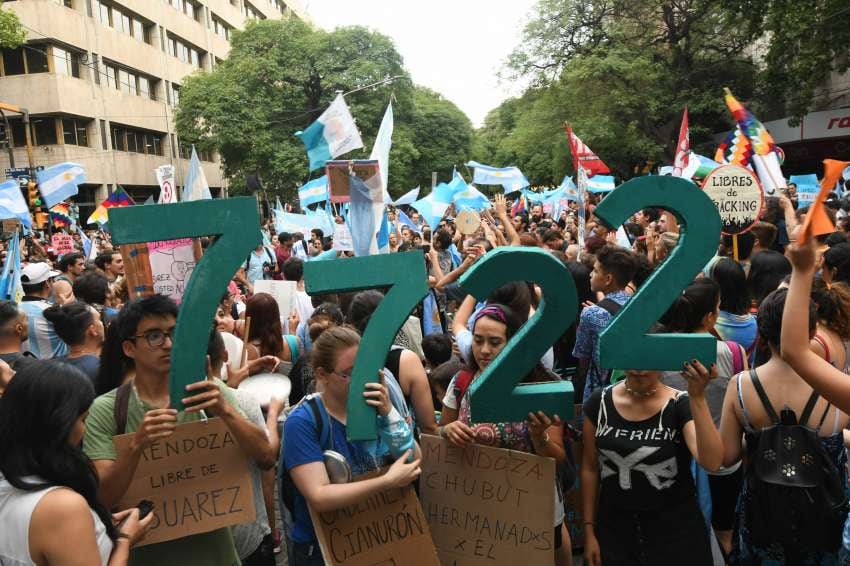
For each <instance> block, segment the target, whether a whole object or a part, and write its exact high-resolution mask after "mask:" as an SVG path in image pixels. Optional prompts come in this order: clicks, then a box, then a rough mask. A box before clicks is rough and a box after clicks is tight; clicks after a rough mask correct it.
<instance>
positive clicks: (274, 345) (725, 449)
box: [0, 177, 850, 566]
mask: <svg viewBox="0 0 850 566" xmlns="http://www.w3.org/2000/svg"><path fill="white" fill-rule="evenodd" d="M509 196H511V197H512V198H513V200H512V201H509V200H508V199H506V197H505V196H503V195H496V196H495V198H493V199H492V200H491V201H488V202H487V204H486V206H482V208H483V209H484V210H483V211H481V212H476V213H475V214H469V210H468V209H465V208H462V207H460V206H457V207H455V206H454V205H453V206H451V207H449V208H448V210H447V211H446V212H445V213H444V214H443V215H442V216H441V217H437V218H431V220H432V222H434V225H433V226H428V225H427V223H426V220H425V219H424V218H422V217H420V215H419V213H418V212H417V210H416V209H415V208H410V207H409V206H408V205H400V206H398V207H392V208H390V212H389V214H388V215H387V224H386V230H387V233H388V234H387V246H386V249H385V250H381V249H378V250H376V251H375V252H374V253H370V254H367V255H358V256H356V257H355V254H354V253H353V252H352V251H350V250H351V246H349V245H348V243H347V241H346V240H345V239H346V238H347V237H351V234H349V235H348V236H346V232H347V230H348V228H347V222H346V219H345V218H344V213H343V211H342V207H339V208H338V209H336V208H333V207H332V208H331V210H332V212H334V213H335V212H338V213H339V214H338V215H336V216H335V218H334V221H333V226H332V227H331V228H333V229H334V232H333V233H327V227H325V229H324V230H323V229H314V230H312V231H308V230H304V231H299V232H294V231H293V232H286V231H278V230H276V227H281V226H283V225H282V224H281V223H280V222H278V223H277V225H276V224H275V222H273V221H271V220H269V221H261V218H260V216H259V213H258V210H257V207H256V206H255V205H254V201H253V200H252V199H248V198H235V199H226V200H221V199H218V200H216V199H212V200H203V201H198V202H184V203H178V204H163V205H154V206H146V207H125V208H119V209H116V211H114V212H113V213H110V225H111V233H105V232H103V233H100V234H99V235H97V236H95V235H94V234H92V235H91V236H88V237H90V238H92V239H94V240H95V241H97V240H98V239H99V240H100V243H99V244H95V251H94V252H93V253H92V252H88V253H87V255H83V254H82V253H80V252H77V251H73V252H68V253H65V254H64V255H62V256H61V257H57V256H56V255H55V254H54V253H53V248H52V247H51V246H50V245H48V243H47V242H43V243H41V244H40V245H34V246H31V247H26V249H24V250H23V253H22V254H21V255H22V257H21V259H22V268H21V271H20V290H21V291H22V296H14V295H13V297H12V298H13V300H12V301H5V302H0V394H2V396H0V523H2V524H4V525H14V528H10V529H5V528H4V529H2V530H0V563H4V564H5V563H6V562H9V563H11V564H19V563H20V564H51V565H53V564H62V565H64V564H96V563H101V564H125V563H126V564H188V565H192V564H199V565H200V564H222V565H230V564H245V565H271V564H275V563H276V561H277V560H278V558H279V557H277V555H278V553H279V552H285V553H286V557H287V560H288V563H289V564H291V565H293V566H301V565H313V564H341V565H345V564H353V563H362V562H357V561H370V562H371V563H379V562H381V561H387V560H390V559H394V560H396V561H397V562H398V563H407V562H410V563H416V564H419V563H421V564H440V563H443V564H446V563H451V562H454V561H456V562H457V563H458V564H464V563H473V562H474V561H475V560H477V559H486V560H487V561H488V562H491V563H494V564H509V563H516V561H517V560H519V558H518V557H524V558H525V560H526V561H527V562H528V563H529V564H537V563H540V564H557V565H564V564H572V563H573V560H574V557H575V556H576V554H577V553H579V552H583V554H584V560H585V563H587V564H591V565H598V564H677V563H688V564H706V565H709V564H723V563H728V564H754V563H764V562H765V561H775V562H776V563H786V564H832V563H836V564H837V563H841V562H840V561H841V560H850V548H846V547H845V541H850V536H842V535H843V534H844V531H845V529H844V525H845V522H846V520H847V514H848V502H847V497H846V495H845V491H846V490H845V486H846V484H847V476H846V470H845V464H846V452H845V450H844V433H843V431H844V429H845V427H847V426H848V424H850V381H848V380H847V375H846V374H847V373H848V368H850V358H848V353H847V352H848V350H847V348H848V346H850V287H848V280H850V276H847V277H845V275H847V273H850V251H848V250H850V237H848V233H847V231H845V230H844V226H846V225H847V223H846V222H844V221H843V219H842V217H846V213H844V212H843V211H841V210H836V209H835V208H836V207H835V205H834V202H835V201H828V202H826V203H824V202H822V201H821V202H819V203H816V204H815V205H813V207H812V208H809V209H806V208H800V207H799V205H798V203H797V202H796V200H795V199H794V198H792V197H793V195H787V194H786V195H783V196H781V197H766V198H765V205H764V206H761V207H760V209H759V210H760V215H758V216H754V217H753V218H752V219H751V222H750V225H749V226H747V228H749V229H748V230H746V231H740V230H739V231H737V232H735V234H734V235H732V234H728V233H726V231H727V230H728V229H729V224H728V222H727V219H726V218H725V217H723V216H722V215H721V214H720V213H719V212H718V207H717V206H715V204H716V203H715V202H713V201H712V199H711V198H709V196H708V194H707V193H705V192H703V191H702V190H701V189H700V187H698V186H697V185H696V184H694V183H690V182H687V181H684V180H682V179H677V178H672V177H642V178H637V179H634V180H632V181H629V182H627V183H624V184H623V185H620V186H619V187H617V188H616V189H614V190H613V192H610V193H607V194H606V193H601V194H598V193H597V194H594V193H584V194H583V195H581V198H580V199H578V200H576V199H573V198H564V199H562V200H557V201H550V202H546V203H545V205H544V204H533V202H534V201H533V200H529V199H527V198H526V196H527V195H526V193H523V196H522V197H520V198H514V197H516V195H509ZM795 211H797V212H796V213H795ZM821 214H822V215H825V216H826V217H827V218H828V219H829V220H830V221H831V222H833V228H832V229H831V230H825V231H824V230H820V229H817V228H814V229H813V228H812V226H811V225H812V223H813V221H812V219H811V218H806V216H807V215H808V216H811V217H814V216H815V215H821ZM177 219H184V220H183V221H182V222H178V221H177ZM185 219H189V220H185ZM835 223H837V224H838V226H839V227H838V228H835V227H834V225H835ZM255 227H256V228H255ZM246 228H247V229H246ZM739 228H740V227H739ZM736 230H738V228H736ZM721 231H724V233H721ZM30 237H31V238H32V239H33V240H34V241H38V240H40V239H41V237H40V236H39V234H38V233H34V234H32V235H31V236H30ZM357 237H358V236H356V235H355V236H354V240H355V241H356V240H357ZM377 237H380V234H378V236H377ZM153 242H156V243H153ZM14 245H16V244H14ZM357 245H359V244H355V246H357ZM77 247H80V248H81V249H82V243H81V242H78V244H77ZM5 248H6V249H7V251H8V252H9V253H13V252H14V248H13V243H12V241H11V240H10V241H8V242H7V243H6V245H5ZM93 258H96V259H93ZM189 264H191V265H189ZM845 272H846V273H845ZM166 282H168V285H165V283H166ZM576 462H580V464H577V463H576ZM579 480H580V481H579ZM414 488H415V491H414ZM847 532H848V533H850V530H848V531H847ZM848 544H850V543H848Z"/></svg>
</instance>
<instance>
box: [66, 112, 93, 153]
mask: <svg viewBox="0 0 850 566" xmlns="http://www.w3.org/2000/svg"><path fill="white" fill-rule="evenodd" d="M62 138H63V140H64V142H65V145H81V146H83V147H88V146H89V135H88V126H87V124H86V123H85V122H83V121H82V120H75V119H73V118H63V119H62Z"/></svg>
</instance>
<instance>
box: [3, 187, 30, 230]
mask: <svg viewBox="0 0 850 566" xmlns="http://www.w3.org/2000/svg"><path fill="white" fill-rule="evenodd" d="M0 218H17V219H18V220H20V221H21V224H23V225H24V226H25V227H26V228H27V230H32V217H31V216H30V212H29V209H28V208H27V203H26V201H25V200H24V195H23V194H22V193H21V187H20V185H19V184H18V181H17V180H16V179H9V180H8V181H6V182H4V183H3V184H0Z"/></svg>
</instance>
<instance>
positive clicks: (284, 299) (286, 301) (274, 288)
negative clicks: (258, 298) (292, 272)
mask: <svg viewBox="0 0 850 566" xmlns="http://www.w3.org/2000/svg"><path fill="white" fill-rule="evenodd" d="M297 286H298V284H297V283H296V282H295V281H274V280H271V279H269V280H265V279H258V280H257V281H254V293H255V294H256V293H268V294H269V295H271V296H272V297H274V300H275V302H277V306H278V308H279V309H280V316H281V318H283V319H284V320H286V319H287V318H289V315H290V314H292V311H293V310H295V293H296V292H297V290H298V287H297Z"/></svg>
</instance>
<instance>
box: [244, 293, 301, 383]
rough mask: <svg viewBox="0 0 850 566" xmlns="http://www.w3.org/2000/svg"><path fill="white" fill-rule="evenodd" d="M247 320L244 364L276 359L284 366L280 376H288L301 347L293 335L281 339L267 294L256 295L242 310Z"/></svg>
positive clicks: (274, 306)
mask: <svg viewBox="0 0 850 566" xmlns="http://www.w3.org/2000/svg"><path fill="white" fill-rule="evenodd" d="M249 317H250V319H251V328H250V329H249V331H248V360H254V359H256V358H259V357H262V356H276V357H277V358H279V359H280V360H281V362H282V365H284V367H283V368H282V373H283V374H285V375H289V371H290V370H291V369H292V364H294V363H295V362H296V361H298V358H299V356H300V355H301V346H300V344H299V342H298V338H296V337H295V336H294V335H292V334H287V335H284V332H283V325H282V324H281V322H280V308H279V307H278V305H277V301H276V300H275V299H274V297H272V296H271V295H269V294H268V293H256V294H255V295H254V296H252V297H251V298H250V299H249V300H248V303H247V305H246V308H245V319H246V320H247V319H248V318H249Z"/></svg>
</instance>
